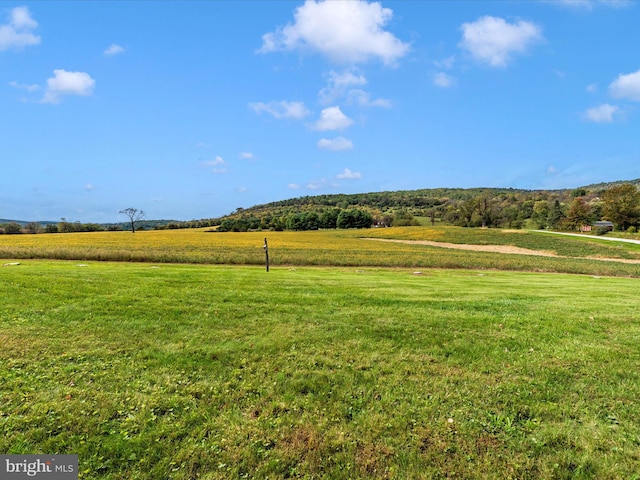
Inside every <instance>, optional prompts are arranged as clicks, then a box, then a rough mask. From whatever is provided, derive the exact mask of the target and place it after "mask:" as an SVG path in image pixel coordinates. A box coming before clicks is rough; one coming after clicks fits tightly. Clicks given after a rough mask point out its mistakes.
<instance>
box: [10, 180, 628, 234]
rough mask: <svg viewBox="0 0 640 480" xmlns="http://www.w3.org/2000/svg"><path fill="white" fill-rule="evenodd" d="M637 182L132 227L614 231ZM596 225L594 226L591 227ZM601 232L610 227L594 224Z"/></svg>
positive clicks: (64, 228) (320, 198) (426, 193)
mask: <svg viewBox="0 0 640 480" xmlns="http://www.w3.org/2000/svg"><path fill="white" fill-rule="evenodd" d="M639 188H640V179H637V180H632V181H620V182H612V183H600V184H594V185H588V186H584V187H579V188H575V189H564V190H522V189H512V188H470V189H462V188H437V189H422V190H402V191H390V192H371V193H359V194H333V195H329V194H325V195H315V196H303V197H297V198H291V199H288V200H281V201H277V202H271V203H267V204H263V205H256V206H253V207H251V208H238V209H236V210H235V211H234V212H232V213H230V214H229V215H225V216H223V217H219V218H209V219H200V220H192V221H189V222H179V221H149V220H141V221H140V223H139V224H137V227H136V228H137V229H149V228H154V229H176V228H202V227H217V228H216V230H217V231H221V232H225V231H236V232H238V231H249V230H276V231H280V230H317V229H331V228H368V227H372V226H376V227H392V226H410V225H420V224H434V225H435V224H436V223H443V224H448V225H456V226H462V227H486V228H513V229H520V228H534V229H554V230H565V231H576V230H580V229H581V228H582V227H584V226H591V225H594V224H595V222H598V221H609V222H612V223H613V226H614V227H615V229H616V230H619V231H627V230H631V231H632V232H634V231H636V230H637V228H638V227H640V190H639ZM127 227H128V224H127V223H121V224H109V225H101V224H80V223H78V222H76V223H71V222H67V221H66V220H64V219H62V221H61V222H58V223H57V224H56V223H51V222H50V223H48V224H46V225H41V224H37V223H29V224H23V225H20V224H17V223H13V222H12V223H5V224H0V233H68V232H78V231H99V230H121V229H127ZM597 228H598V227H597V226H596V230H597ZM600 228H601V229H602V231H601V232H599V233H604V232H605V231H607V230H608V229H610V227H600Z"/></svg>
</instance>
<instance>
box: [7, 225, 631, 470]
mask: <svg viewBox="0 0 640 480" xmlns="http://www.w3.org/2000/svg"><path fill="white" fill-rule="evenodd" d="M136 235H137V234H136ZM371 243H377V242H371ZM20 262H21V263H20V265H13V266H7V267H0V291H1V292H2V295H1V296H0V326H1V329H0V451H2V452H5V453H50V454H54V453H75V454H78V455H79V463H80V476H81V478H86V479H176V480H177V479H196V478H198V479H216V478H224V479H226V478H229V479H231V478H259V479H264V478H270V479H279V478H308V479H311V478H330V479H342V478H343V479H352V478H363V479H364V478H397V479H408V478H474V479H475V478H480V479H483V478H486V479H489V478H491V479H507V478H513V479H527V478H529V479H538V478H540V479H542V478H544V479H556V478H557V479H562V478H593V479H633V478H636V479H637V478H640V477H639V476H638V472H640V429H639V428H638V426H639V425H640V403H639V400H638V399H640V371H639V369H638V365H640V314H639V313H638V296H637V295H638V291H639V283H638V282H639V280H638V279H635V278H613V277H603V276H599V275H560V274H547V273H526V272H504V271H497V270H472V269H470V270H445V269H420V270H416V269H414V268H394V269H381V268H369V267H348V268H347V267H286V266H275V267H273V268H272V269H271V271H270V272H269V273H267V272H265V269H264V268H263V267H260V266H210V265H175V264H174V265H168V264H162V265H160V264H155V265H154V264H138V263H101V262H92V261H87V262H84V263H80V262H77V261H58V262H56V261H41V260H21V261H20Z"/></svg>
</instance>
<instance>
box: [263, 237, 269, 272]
mask: <svg viewBox="0 0 640 480" xmlns="http://www.w3.org/2000/svg"><path fill="white" fill-rule="evenodd" d="M262 248H264V255H265V257H266V261H267V272H268V271H269V245H267V239H266V237H265V239H264V245H263V246H262Z"/></svg>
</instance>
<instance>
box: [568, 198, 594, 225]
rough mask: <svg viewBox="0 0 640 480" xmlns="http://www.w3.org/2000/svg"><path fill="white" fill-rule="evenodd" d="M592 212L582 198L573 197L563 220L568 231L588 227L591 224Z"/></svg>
mask: <svg viewBox="0 0 640 480" xmlns="http://www.w3.org/2000/svg"><path fill="white" fill-rule="evenodd" d="M593 220H594V218H593V211H592V209H591V206H590V205H589V204H588V203H587V202H586V201H585V199H584V198H583V197H575V198H574V199H573V202H571V205H570V206H569V211H568V212H567V218H566V219H565V225H566V226H567V228H568V229H579V228H580V227H581V226H583V225H590V224H591V222H593Z"/></svg>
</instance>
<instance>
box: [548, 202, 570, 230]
mask: <svg viewBox="0 0 640 480" xmlns="http://www.w3.org/2000/svg"><path fill="white" fill-rule="evenodd" d="M565 217H566V215H565V214H564V211H563V209H562V205H561V204H560V202H559V201H558V200H555V201H554V202H553V206H552V207H551V209H550V210H549V217H548V221H549V225H550V226H551V228H558V227H560V225H561V224H562V222H563V220H564V219H565Z"/></svg>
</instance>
